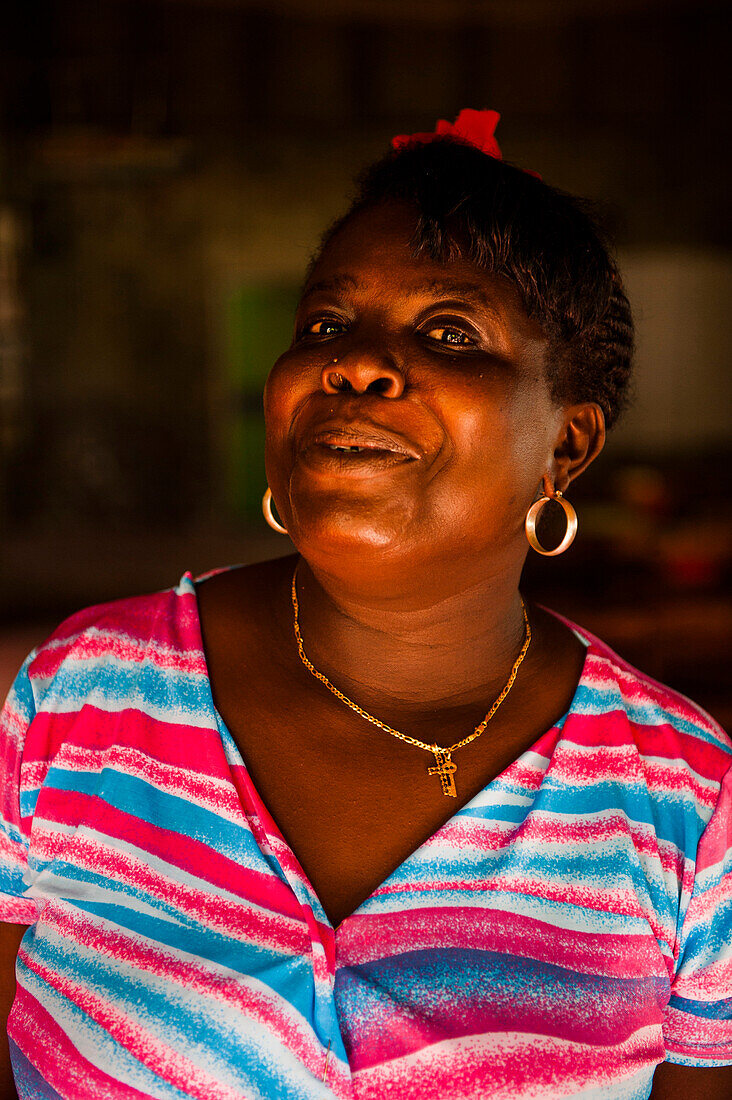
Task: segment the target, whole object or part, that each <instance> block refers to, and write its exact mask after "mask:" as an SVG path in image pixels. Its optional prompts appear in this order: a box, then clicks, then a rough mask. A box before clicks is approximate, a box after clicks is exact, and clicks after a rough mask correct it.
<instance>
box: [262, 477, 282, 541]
mask: <svg viewBox="0 0 732 1100" xmlns="http://www.w3.org/2000/svg"><path fill="white" fill-rule="evenodd" d="M262 514H263V515H264V518H265V519H266V520H267V523H268V524H269V525H270V527H271V528H272V530H273V531H277V533H278V534H280V535H287V534H288V533H289V532H288V530H287V528H286V527H283V526H282V524H281V523H278V522H277V520H276V519H275V518H274V513H273V511H272V490H271V489H270V487H269V485H268V486H267V491H266V493H265V494H264V496H263V497H262Z"/></svg>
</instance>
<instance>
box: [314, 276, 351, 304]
mask: <svg viewBox="0 0 732 1100" xmlns="http://www.w3.org/2000/svg"><path fill="white" fill-rule="evenodd" d="M359 285H360V284H359V281H358V279H356V277H355V276H354V275H333V276H332V277H331V278H330V279H321V280H320V281H319V282H317V283H312V285H311V286H309V287H306V289H305V290H304V291H303V295H302V297H301V299H300V301H301V302H304V301H305V299H306V298H309V297H310V295H311V294H318V293H319V292H321V291H334V290H335V291H343V290H356V289H358V287H359Z"/></svg>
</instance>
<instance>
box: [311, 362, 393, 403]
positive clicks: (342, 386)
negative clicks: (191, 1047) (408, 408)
mask: <svg viewBox="0 0 732 1100" xmlns="http://www.w3.org/2000/svg"><path fill="white" fill-rule="evenodd" d="M320 380H321V385H322V387H323V389H324V390H325V392H326V393H377V394H379V395H380V396H381V397H401V395H402V394H403V393H404V375H403V374H402V372H401V371H400V370H399V368H398V367H397V366H395V365H394V364H393V363H391V362H390V361H389V360H388V359H386V358H384V357H382V356H378V355H374V354H371V353H369V352H364V353H358V352H356V351H353V352H350V353H349V354H348V355H344V356H342V357H339V358H335V359H331V360H330V362H329V363H328V364H327V365H326V366H325V367H324V368H323V370H322V373H321V376H320Z"/></svg>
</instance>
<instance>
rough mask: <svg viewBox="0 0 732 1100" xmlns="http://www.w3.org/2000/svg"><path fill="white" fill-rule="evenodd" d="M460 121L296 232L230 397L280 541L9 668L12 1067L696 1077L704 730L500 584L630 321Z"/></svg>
mask: <svg viewBox="0 0 732 1100" xmlns="http://www.w3.org/2000/svg"><path fill="white" fill-rule="evenodd" d="M497 117H498V116H497V115H495V113H493V112H472V111H465V112H462V113H461V115H460V116H459V118H458V120H457V123H456V124H455V126H450V125H449V124H447V123H441V124H440V126H439V127H438V131H437V133H436V134H422V135H412V136H411V137H409V138H400V139H395V148H394V151H393V152H392V153H390V154H389V155H388V156H387V157H386V158H385V159H384V160H383V161H382V162H379V164H377V165H376V166H375V167H374V168H373V169H371V170H370V172H369V173H368V174H367V175H366V177H365V179H364V180H363V182H362V187H361V192H360V194H359V197H358V198H357V200H356V201H355V203H354V204H353V206H352V207H351V209H350V211H349V212H348V213H347V214H346V215H345V217H344V218H342V219H341V220H340V221H339V222H338V223H336V225H335V226H334V227H332V229H331V230H330V231H329V232H328V234H327V235H326V238H325V240H324V243H323V246H322V249H321V251H320V253H319V255H318V256H317V257H316V259H315V261H314V263H313V265H312V267H311V270H310V272H309V275H308V279H307V282H306V285H305V289H304V293H303V295H302V299H301V302H300V306H299V308H298V312H297V317H296V324H295V336H294V339H293V342H292V345H291V346H290V348H289V349H288V350H287V351H286V352H285V353H284V355H283V356H282V357H281V358H280V359H279V360H278V362H277V363H276V364H275V366H274V368H273V370H272V373H271V375H270V378H269V380H268V383H267V387H266V393H265V412H266V421H267V456H266V461H267V474H268V480H269V486H270V490H271V495H270V491H268V493H267V494H266V497H265V510H266V513H267V514H268V516H269V518H270V521H271V522H272V523H273V524H275V525H277V524H278V521H277V520H276V519H275V517H274V515H273V514H272V510H271V508H272V501H274V502H275V504H276V510H277V513H278V515H279V517H280V521H281V525H282V526H283V527H284V528H286V530H287V531H289V533H290V535H291V537H292V539H293V541H294V543H295V546H296V547H297V550H298V556H296V557H293V558H284V559H280V560H276V561H271V562H265V563H263V564H260V565H256V566H253V567H248V568H236V569H232V570H228V571H223V572H218V573H216V574H213V575H211V576H209V577H208V578H205V579H202V580H199V581H197V582H194V581H193V579H192V578H191V577H190V576H189V575H186V577H184V578H183V580H182V581H181V583H180V584H179V586H178V587H177V588H176V589H174V590H171V591H168V592H165V593H161V594H158V595H155V596H146V597H142V598H140V599H135V600H127V601H123V602H121V603H117V604H113V605H109V606H106V607H102V608H93V609H91V610H88V611H85V612H82V613H80V614H79V615H77V616H75V617H74V618H72V619H71V620H69V622H67V623H66V624H64V625H63V626H62V627H60V628H59V630H58V631H57V632H56V634H55V635H54V636H53V637H52V639H51V640H50V641H49V642H48V643H47V644H46V645H45V646H42V647H41V648H40V650H39V651H38V652H37V653H35V654H33V655H31V657H30V658H29V660H28V662H27V663H26V665H25V666H24V669H23V671H22V672H21V674H20V676H19V678H18V680H17V682H16V686H15V688H14V691H13V692H12V693H11V696H10V699H9V701H8V704H7V708H6V712H5V730H6V744H7V762H6V767H7V780H6V789H5V796H4V808H3V816H4V819H5V822H6V829H5V841H4V853H3V854H4V881H3V889H4V890H5V894H4V903H3V904H4V911H3V915H4V916H5V919H6V920H8V921H10V922H13V925H11V931H10V932H9V933H8V935H7V937H6V940H7V944H6V954H8V955H14V953H15V951H16V950H17V949H18V938H19V935H20V933H21V932H25V934H24V936H23V940H22V943H21V944H20V950H19V954H18V963H17V975H18V992H17V996H16V999H15V1003H14V1007H13V1010H12V1013H11V1015H10V1021H9V1035H10V1047H11V1053H12V1058H13V1066H14V1070H15V1078H16V1083H17V1088H18V1093H19V1095H20V1096H21V1097H51V1096H53V1097H56V1096H63V1097H86V1096H89V1097H92V1096H93V1097H114V1098H127V1097H140V1096H156V1097H169V1096H170V1097H173V1096H175V1097H205V1098H206V1100H208V1098H212V1097H217V1098H218V1097H221V1098H224V1097H226V1098H229V1097H231V1098H234V1097H247V1098H248V1097H265V1098H279V1097H287V1098H289V1097H298V1098H300V1097H302V1098H312V1097H334V1096H335V1097H342V1098H351V1097H354V1098H358V1100H364V1098H382V1097H395V1098H397V1097H398V1098H400V1100H405V1098H410V1100H411V1098H415V1100H416V1098H420V1100H437V1098H439V1100H447V1098H457V1097H464V1098H467V1097H476V1098H477V1097H480V1098H483V1097H514V1096H516V1097H523V1096H526V1097H528V1096H532V1097H565V1096H582V1097H585V1098H588V1100H589V1098H595V1097H598V1098H599V1097H612V1098H617V1100H619V1098H621V1097H622V1098H623V1100H631V1098H633V1100H635V1098H640V1097H647V1096H649V1095H652V1096H653V1097H654V1098H659V1097H671V1096H679V1095H682V1094H683V1095H684V1096H685V1097H687V1098H691V1097H702V1096H703V1097H705V1098H710V1097H722V1096H724V1095H728V1093H727V1092H726V1089H727V1088H728V1087H729V1082H730V1075H729V1074H730V1071H729V1066H730V1063H732V1033H731V1031H732V1029H731V1027H730V1023H729V1006H730V1000H731V999H732V998H731V991H730V978H729V975H730V971H729V941H730V877H729V875H727V876H726V877H725V876H724V874H723V871H724V858H725V851H726V848H725V835H726V834H725V828H726V827H728V826H726V825H725V823H726V822H727V823H728V822H729V794H730V775H732V772H730V762H731V759H732V749H731V746H730V742H729V740H728V739H727V738H726V737H725V735H724V734H723V733H722V731H721V730H719V728H718V727H717V726H716V725H715V724H714V722H713V721H712V720H711V719H710V718H709V717H708V716H707V715H705V714H704V713H703V712H701V711H699V710H698V709H697V708H696V707H694V706H693V705H692V704H690V703H689V702H688V701H687V700H684V699H682V698H680V697H679V696H676V695H674V694H673V693H672V692H670V691H668V690H667V689H665V688H662V687H661V686H659V685H657V684H655V683H653V682H651V681H649V680H648V679H646V678H645V677H643V676H642V675H641V674H640V673H637V672H636V671H634V670H633V669H631V668H629V666H627V665H626V664H624V663H623V662H622V661H621V660H620V659H619V658H618V657H616V656H615V655H614V654H613V653H612V652H611V651H610V650H608V649H607V647H605V646H604V645H603V644H602V643H601V642H598V641H597V640H596V639H594V638H592V637H591V636H589V635H588V634H587V633H586V632H585V631H583V630H582V629H581V628H578V627H574V626H573V625H571V624H569V623H567V622H565V621H564V620H562V619H560V618H559V617H558V616H556V615H554V614H552V613H550V612H548V611H545V610H542V609H541V608H538V607H530V608H525V607H524V604H523V601H522V599H521V596H520V593H519V578H520V575H521V569H522V565H523V561H524V558H525V554H526V551H527V548H528V543H527V534H528V537H529V539H530V540H531V542H532V544H533V545H534V546H535V547H536V548H538V549H539V550H540V551H541V548H542V544H541V543H540V542H539V536H538V535H537V533H536V530H535V527H534V520H535V519H536V516H537V514H538V513H540V512H542V511H543V508H544V507H545V506H546V505H547V504H548V503H549V498H555V500H556V501H557V502H558V503H559V504H562V506H563V507H564V508H565V511H566V513H567V517H568V524H567V529H568V533H567V536H566V538H565V539H564V540H563V545H564V544H566V543H568V542H569V541H571V537H572V531H573V527H574V524H573V519H574V513H573V509H572V508H571V506H570V505H568V504H567V502H566V501H565V500H564V497H563V495H562V494H564V493H565V492H566V490H567V489H568V487H569V486H570V484H571V483H572V482H573V480H574V479H575V478H576V477H578V476H579V474H580V473H581V472H582V471H583V470H584V469H585V468H586V467H587V466H588V465H589V463H590V462H592V461H593V459H594V458H595V457H596V456H597V455H598V454H599V452H600V450H601V448H602V446H603V442H604V437H605V428H606V426H609V425H610V424H611V423H612V421H613V420H614V418H615V416H616V415H617V412H618V410H619V408H620V407H621V405H622V402H623V396H624V392H625V389H626V385H627V378H628V370H629V362H630V352H631V343H632V338H631V337H632V328H631V321H630V314H629V310H628V306H627V301H626V299H625V295H624V293H623V291H622V287H621V283H620V280H619V277H618V275H617V272H616V269H615V267H614V265H613V263H612V261H611V260H610V258H609V256H608V254H607V252H606V250H605V248H604V246H603V244H602V243H601V241H600V239H599V237H598V234H597V232H596V230H595V229H594V228H593V226H592V224H591V222H590V221H589V219H588V218H587V217H586V216H585V214H583V212H582V210H581V208H580V206H579V205H578V204H577V202H576V201H574V200H572V199H570V198H569V197H567V196H565V195H563V194H560V193H558V192H556V191H554V190H553V189H551V188H550V187H548V186H546V185H545V184H543V183H542V182H541V181H540V180H539V179H537V178H536V177H535V176H534V175H532V174H529V173H525V172H522V171H520V170H518V169H516V168H513V167H510V166H508V165H505V164H503V163H502V162H501V161H500V159H499V158H500V153H499V150H498V146H497V145H496V143H495V138H494V137H493V130H494V127H495V122H496V121H497ZM551 506H552V507H556V506H557V505H556V504H555V505H551ZM245 762H246V763H245ZM725 777H726V782H725ZM17 925H23V926H27V931H25V928H21V929H18V928H17V927H15V926H17ZM725 958H726V959H727V961H726V962H725ZM6 971H9V967H8V966H7V965H6ZM11 982H12V979H11V978H10V977H9V973H8V975H7V976H6V985H7V986H8V987H10V986H11ZM725 1021H726V1022H725ZM657 1067H659V1068H658V1069H657ZM725 1067H727V1068H725Z"/></svg>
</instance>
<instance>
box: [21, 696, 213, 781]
mask: <svg viewBox="0 0 732 1100" xmlns="http://www.w3.org/2000/svg"><path fill="white" fill-rule="evenodd" d="M212 721H213V717H212ZM120 740H121V743H122V744H123V745H124V746H126V747H127V748H129V749H131V750H137V751H139V752H141V753H145V754H146V755H147V756H149V757H150V758H151V759H155V760H158V761H160V763H161V764H163V765H165V764H169V765H171V766H173V767H183V768H186V767H188V768H190V766H191V761H192V760H194V761H195V762H196V765H197V768H198V770H200V771H204V770H205V771H207V772H208V773H209V774H210V775H212V776H216V777H217V778H225V777H226V776H227V775H228V766H227V761H226V756H225V754H224V750H223V746H222V744H221V737H220V735H219V732H218V730H217V729H216V728H215V726H211V727H208V726H202V727H199V726H189V725H185V724H182V723H178V722H164V721H161V720H159V719H157V718H153V717H151V716H150V715H147V714H144V713H143V712H142V711H139V710H135V709H134V708H130V709H128V710H122V711H117V712H115V713H114V714H110V713H109V712H108V711H105V710H102V709H100V708H99V707H94V706H91V705H90V704H89V703H85V704H84V706H83V708H82V709H81V710H79V711H73V712H61V713H58V714H57V713H54V712H51V713H47V712H44V711H41V712H39V714H38V715H37V716H36V717H35V719H34V720H33V724H32V726H31V727H30V730H29V734H28V739H27V743H26V748H25V753H24V759H25V760H26V761H28V762H32V761H38V762H41V763H44V764H45V763H47V761H48V759H49V758H52V757H55V756H56V755H57V754H58V753H59V752H60V751H61V750H62V749H64V748H65V747H66V746H78V747H79V748H81V749H83V748H87V749H94V750H97V751H99V750H100V749H103V748H104V747H107V746H111V745H117V744H119V743H120Z"/></svg>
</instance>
